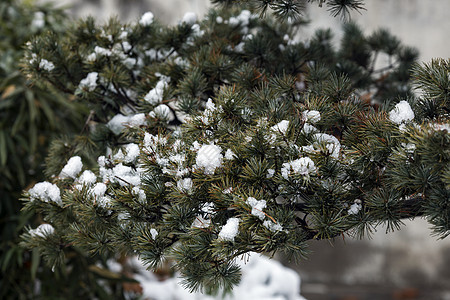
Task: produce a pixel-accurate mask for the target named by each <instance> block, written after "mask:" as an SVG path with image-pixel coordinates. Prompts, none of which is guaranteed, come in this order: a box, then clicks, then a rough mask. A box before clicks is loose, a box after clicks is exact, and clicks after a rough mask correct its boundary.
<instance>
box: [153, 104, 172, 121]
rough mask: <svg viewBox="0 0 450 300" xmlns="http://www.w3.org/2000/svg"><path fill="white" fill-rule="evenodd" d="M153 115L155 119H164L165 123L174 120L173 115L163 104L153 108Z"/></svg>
mask: <svg viewBox="0 0 450 300" xmlns="http://www.w3.org/2000/svg"><path fill="white" fill-rule="evenodd" d="M153 113H154V114H155V117H159V118H160V119H164V120H166V121H167V122H171V121H173V120H175V115H174V113H173V112H172V110H171V109H170V107H168V106H167V105H165V104H160V105H158V106H157V107H155V109H154V110H153Z"/></svg>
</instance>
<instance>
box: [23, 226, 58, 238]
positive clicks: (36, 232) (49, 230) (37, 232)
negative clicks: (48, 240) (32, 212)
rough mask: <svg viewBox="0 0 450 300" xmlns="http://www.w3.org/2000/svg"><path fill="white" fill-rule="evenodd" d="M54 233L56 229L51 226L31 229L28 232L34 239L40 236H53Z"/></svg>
mask: <svg viewBox="0 0 450 300" xmlns="http://www.w3.org/2000/svg"><path fill="white" fill-rule="evenodd" d="M54 232H55V228H53V226H52V225H50V224H41V225H39V226H38V227H37V228H36V229H30V231H28V233H29V234H30V235H31V236H32V237H36V236H39V237H42V238H45V237H47V236H49V235H52V234H53V233H54Z"/></svg>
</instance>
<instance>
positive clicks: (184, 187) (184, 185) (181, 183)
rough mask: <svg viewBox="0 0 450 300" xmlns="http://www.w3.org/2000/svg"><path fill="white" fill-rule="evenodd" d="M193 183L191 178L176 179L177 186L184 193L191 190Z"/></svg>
mask: <svg viewBox="0 0 450 300" xmlns="http://www.w3.org/2000/svg"><path fill="white" fill-rule="evenodd" d="M192 187H193V183H192V178H183V179H180V180H178V181H177V188H178V189H179V190H180V191H182V192H185V193H190V192H191V191H192Z"/></svg>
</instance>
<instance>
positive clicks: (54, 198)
mask: <svg viewBox="0 0 450 300" xmlns="http://www.w3.org/2000/svg"><path fill="white" fill-rule="evenodd" d="M28 193H29V194H30V200H31V201H34V200H36V199H39V200H40V201H42V202H55V203H56V204H58V205H59V206H62V200H61V191H60V190H59V187H58V186H57V185H56V184H52V183H50V182H47V181H44V182H39V183H36V184H35V185H34V186H33V187H32V188H31V189H30V190H29V191H28Z"/></svg>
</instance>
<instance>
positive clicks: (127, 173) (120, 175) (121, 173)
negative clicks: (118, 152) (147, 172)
mask: <svg viewBox="0 0 450 300" xmlns="http://www.w3.org/2000/svg"><path fill="white" fill-rule="evenodd" d="M110 180H111V181H113V182H118V183H119V184H120V185H121V186H127V185H133V186H137V185H140V184H141V178H140V176H139V173H138V172H136V171H135V170H134V169H133V168H131V167H128V166H124V165H123V164H121V163H120V164H118V165H117V166H115V167H114V168H113V169H112V176H111V178H110Z"/></svg>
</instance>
